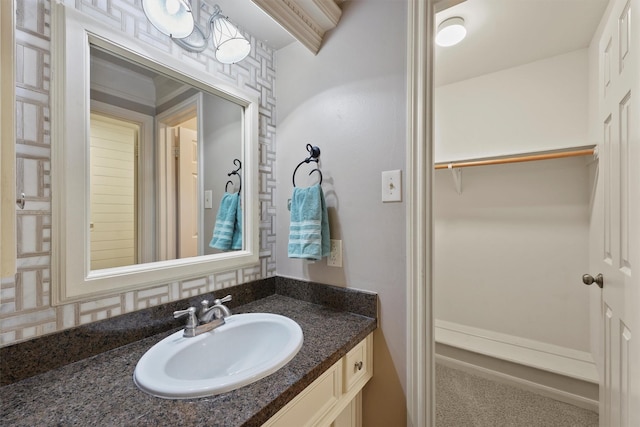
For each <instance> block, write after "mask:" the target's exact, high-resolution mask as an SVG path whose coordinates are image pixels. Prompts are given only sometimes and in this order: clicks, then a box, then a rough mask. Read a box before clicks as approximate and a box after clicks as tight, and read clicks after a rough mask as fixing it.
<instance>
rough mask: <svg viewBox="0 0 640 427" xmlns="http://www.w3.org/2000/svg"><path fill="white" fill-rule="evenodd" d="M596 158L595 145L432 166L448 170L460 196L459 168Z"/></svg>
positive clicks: (460, 176) (460, 178)
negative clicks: (585, 157)
mask: <svg viewBox="0 0 640 427" xmlns="http://www.w3.org/2000/svg"><path fill="white" fill-rule="evenodd" d="M590 155H593V156H596V157H597V156H598V150H597V148H596V146H595V145H587V146H583V147H572V148H570V149H562V150H553V151H544V152H531V153H522V154H516V155H509V156H497V157H487V158H480V159H471V160H461V161H457V162H439V163H435V164H434V169H436V170H438V169H449V170H450V171H451V174H452V176H453V183H454V185H455V187H456V191H457V192H458V194H462V170H461V168H466V167H471V166H490V165H502V164H507V163H522V162H532V161H536V160H551V159H562V158H566V157H578V156H590Z"/></svg>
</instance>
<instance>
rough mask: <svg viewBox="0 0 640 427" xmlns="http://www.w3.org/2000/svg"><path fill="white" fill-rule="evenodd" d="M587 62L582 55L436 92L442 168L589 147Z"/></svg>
mask: <svg viewBox="0 0 640 427" xmlns="http://www.w3.org/2000/svg"><path fill="white" fill-rule="evenodd" d="M587 62H588V55H587V49H581V50H577V51H574V52H570V53H567V54H564V55H559V56H554V57H551V58H547V59H543V60H540V61H536V62H532V63H530V64H526V65H522V66H519V67H514V68H510V69H507V70H503V71H498V72H496V73H491V74H486V75H484V76H480V77H476V78H472V79H469V80H464V81H461V82H457V83H453V84H450V85H445V86H440V87H438V88H436V90H435V99H434V102H435V110H434V111H435V113H434V120H435V159H436V162H442V161H450V160H460V159H471V158H477V157H488V156H496V155H504V154H513V153H524V152H530V151H543V150H552V149H558V148H565V147H575V146H583V145H587V144H589V143H590V142H589V140H588V138H587V105H588V102H587V100H588V90H587V87H588V86H587V85H588V81H587V80H588V79H587V76H588V67H587ZM436 70H437V58H436Z"/></svg>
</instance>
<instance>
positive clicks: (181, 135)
mask: <svg viewBox="0 0 640 427" xmlns="http://www.w3.org/2000/svg"><path fill="white" fill-rule="evenodd" d="M193 127H194V128H196V127H195V126H193ZM177 130H178V132H177V135H178V138H177V139H178V143H179V146H180V148H179V150H178V153H180V154H179V156H178V157H179V162H178V169H179V171H178V212H179V214H178V224H179V227H180V230H179V233H178V234H179V239H178V242H179V246H178V258H187V257H192V256H198V133H197V132H196V131H195V130H194V129H188V128H186V127H179V128H178V129H177Z"/></svg>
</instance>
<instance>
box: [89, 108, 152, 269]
mask: <svg viewBox="0 0 640 427" xmlns="http://www.w3.org/2000/svg"><path fill="white" fill-rule="evenodd" d="M90 134H91V138H90V140H91V150H90V168H89V170H90V183H91V191H90V194H91V196H90V210H89V211H90V213H91V223H90V228H91V230H90V236H91V238H90V248H91V270H98V269H103V268H111V267H120V266H125V265H133V264H136V263H137V252H138V251H137V239H136V236H137V230H136V211H137V206H136V205H137V203H136V200H137V195H136V173H137V171H136V163H137V162H136V151H137V144H138V138H139V134H140V129H139V127H138V125H136V124H133V123H129V122H125V121H122V120H118V119H114V118H110V117H107V116H103V115H99V114H96V113H92V114H91V128H90Z"/></svg>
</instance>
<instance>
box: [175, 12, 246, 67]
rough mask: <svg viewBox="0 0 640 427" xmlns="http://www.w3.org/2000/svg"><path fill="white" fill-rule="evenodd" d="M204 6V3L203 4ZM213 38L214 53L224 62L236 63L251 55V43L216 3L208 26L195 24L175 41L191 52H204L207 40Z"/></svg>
mask: <svg viewBox="0 0 640 427" xmlns="http://www.w3.org/2000/svg"><path fill="white" fill-rule="evenodd" d="M203 6H204V4H203ZM210 37H211V38H212V43H213V49H214V51H215V52H214V55H215V57H216V59H217V60H218V61H219V62H222V63H223V64H235V63H236V62H239V61H242V60H243V59H244V58H246V57H247V55H249V52H250V51H251V44H250V43H249V41H248V40H247V39H246V38H245V37H244V36H243V35H242V33H240V31H239V30H238V28H236V26H235V25H233V24H232V23H231V22H229V19H228V18H227V17H225V16H223V15H222V10H221V9H220V6H218V5H215V6H214V8H213V13H212V14H211V17H209V19H208V20H207V26H206V28H202V26H200V25H198V24H194V28H193V32H191V34H189V35H188V36H185V37H180V38H175V37H174V38H173V41H174V42H175V43H176V44H178V45H179V46H180V47H182V48H183V49H185V50H188V51H189V52H202V51H204V50H205V49H206V48H207V40H209V38H210Z"/></svg>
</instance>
